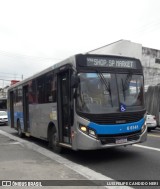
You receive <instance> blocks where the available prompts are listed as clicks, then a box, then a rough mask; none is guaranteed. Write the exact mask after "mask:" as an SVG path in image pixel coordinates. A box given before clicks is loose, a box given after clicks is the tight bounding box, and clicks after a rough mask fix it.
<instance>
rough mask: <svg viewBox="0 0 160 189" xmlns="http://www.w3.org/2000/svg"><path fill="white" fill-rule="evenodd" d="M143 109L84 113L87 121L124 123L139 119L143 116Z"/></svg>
mask: <svg viewBox="0 0 160 189" xmlns="http://www.w3.org/2000/svg"><path fill="white" fill-rule="evenodd" d="M144 113H145V111H140V112H133V113H132V112H130V113H128V112H127V113H114V114H97V115H95V114H85V116H82V117H85V118H87V119H88V120H89V121H91V122H94V123H97V124H100V125H104V124H123V123H124V124H125V123H132V122H137V121H139V120H141V119H142V118H143V117H144Z"/></svg>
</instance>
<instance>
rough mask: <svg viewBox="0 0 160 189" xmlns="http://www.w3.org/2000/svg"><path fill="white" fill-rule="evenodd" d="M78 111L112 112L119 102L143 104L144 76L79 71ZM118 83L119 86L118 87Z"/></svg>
mask: <svg viewBox="0 0 160 189" xmlns="http://www.w3.org/2000/svg"><path fill="white" fill-rule="evenodd" d="M79 78H80V84H79V87H78V89H77V111H79V112H83V113H93V114H97V113H112V112H117V111H119V104H120V103H123V104H125V105H126V106H137V105H142V102H143V76H142V75H132V74H114V73H79ZM117 83H118V87H117Z"/></svg>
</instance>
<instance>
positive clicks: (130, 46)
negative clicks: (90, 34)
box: [88, 40, 160, 88]
mask: <svg viewBox="0 0 160 189" xmlns="http://www.w3.org/2000/svg"><path fill="white" fill-rule="evenodd" d="M88 53H89V54H111V55H122V56H128V57H134V58H138V59H140V60H141V62H142V65H143V70H144V78H145V86H146V88H147V87H148V86H149V85H157V84H158V83H160V50H156V49H151V48H148V47H143V46H142V44H138V43H134V42H131V41H128V40H119V41H116V42H114V43H111V44H108V45H106V46H103V47H100V48H98V49H94V50H92V51H89V52H88Z"/></svg>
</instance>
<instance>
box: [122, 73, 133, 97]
mask: <svg viewBox="0 0 160 189" xmlns="http://www.w3.org/2000/svg"><path fill="white" fill-rule="evenodd" d="M132 75H133V74H132V73H131V72H130V73H129V74H127V77H126V79H125V81H124V82H123V79H122V78H121V82H122V90H123V96H124V101H125V98H126V93H125V91H126V90H127V89H128V88H129V83H130V81H131V79H132Z"/></svg>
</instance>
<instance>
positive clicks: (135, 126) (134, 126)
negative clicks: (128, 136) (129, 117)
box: [127, 125, 138, 131]
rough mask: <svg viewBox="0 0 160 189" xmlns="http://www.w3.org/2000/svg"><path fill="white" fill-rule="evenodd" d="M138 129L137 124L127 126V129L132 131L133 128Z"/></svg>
mask: <svg viewBox="0 0 160 189" xmlns="http://www.w3.org/2000/svg"><path fill="white" fill-rule="evenodd" d="M137 129H138V125H131V126H128V127H127V131H133V130H137Z"/></svg>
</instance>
